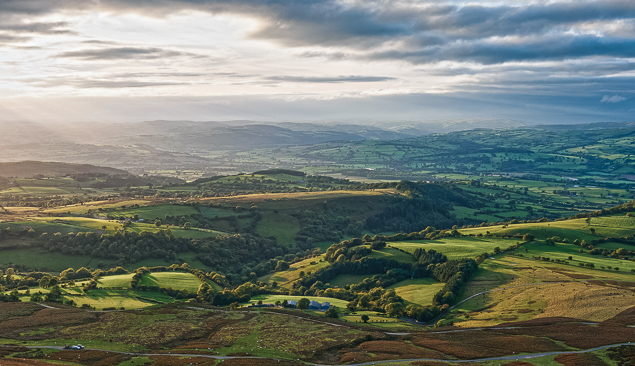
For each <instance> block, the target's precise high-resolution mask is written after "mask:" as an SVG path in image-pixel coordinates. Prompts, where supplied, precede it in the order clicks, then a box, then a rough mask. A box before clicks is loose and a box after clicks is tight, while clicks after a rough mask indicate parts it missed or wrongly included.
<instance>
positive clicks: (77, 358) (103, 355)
mask: <svg viewBox="0 0 635 366" xmlns="http://www.w3.org/2000/svg"><path fill="white" fill-rule="evenodd" d="M131 358H132V356H130V355H124V354H121V353H114V352H106V351H89V350H72V351H70V350H63V351H59V352H55V353H51V354H49V355H45V356H44V357H42V359H44V360H51V361H56V362H57V361H62V362H75V363H78V364H82V365H90V366H109V365H117V364H119V363H121V362H123V361H126V360H129V359H131Z"/></svg>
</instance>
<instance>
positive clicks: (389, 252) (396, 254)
mask: <svg viewBox="0 0 635 366" xmlns="http://www.w3.org/2000/svg"><path fill="white" fill-rule="evenodd" d="M372 256H373V258H382V259H392V260H395V261H399V262H406V263H414V258H413V257H412V256H411V255H410V254H408V253H404V252H402V251H401V250H397V249H394V248H384V249H380V250H373V253H372Z"/></svg>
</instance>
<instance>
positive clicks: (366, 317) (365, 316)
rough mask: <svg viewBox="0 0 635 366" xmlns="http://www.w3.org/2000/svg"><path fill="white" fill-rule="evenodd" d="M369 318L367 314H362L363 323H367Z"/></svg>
mask: <svg viewBox="0 0 635 366" xmlns="http://www.w3.org/2000/svg"><path fill="white" fill-rule="evenodd" d="M369 320H370V317H369V316H368V315H366V314H364V315H362V321H363V322H364V323H368V321H369Z"/></svg>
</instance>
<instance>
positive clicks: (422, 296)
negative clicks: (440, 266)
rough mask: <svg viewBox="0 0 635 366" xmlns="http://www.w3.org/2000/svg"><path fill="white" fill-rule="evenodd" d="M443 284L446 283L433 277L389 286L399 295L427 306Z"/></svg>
mask: <svg viewBox="0 0 635 366" xmlns="http://www.w3.org/2000/svg"><path fill="white" fill-rule="evenodd" d="M443 286H445V283H443V282H438V281H436V280H434V279H432V278H416V279H410V280H405V281H401V282H399V283H396V284H394V285H392V286H390V287H388V288H389V289H394V290H395V292H396V293H397V295H399V296H401V297H402V298H403V299H404V300H406V301H408V302H411V303H414V304H419V305H423V306H427V305H430V304H432V298H433V297H434V294H436V293H437V292H439V290H441V289H442V288H443Z"/></svg>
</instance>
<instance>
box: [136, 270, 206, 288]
mask: <svg viewBox="0 0 635 366" xmlns="http://www.w3.org/2000/svg"><path fill="white" fill-rule="evenodd" d="M139 285H144V286H159V287H165V288H173V289H175V290H186V291H188V292H196V291H197V290H198V288H199V286H201V281H200V280H199V279H198V277H196V276H194V275H193V274H191V273H185V272H154V273H146V274H145V275H143V277H142V278H141V281H140V282H139Z"/></svg>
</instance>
